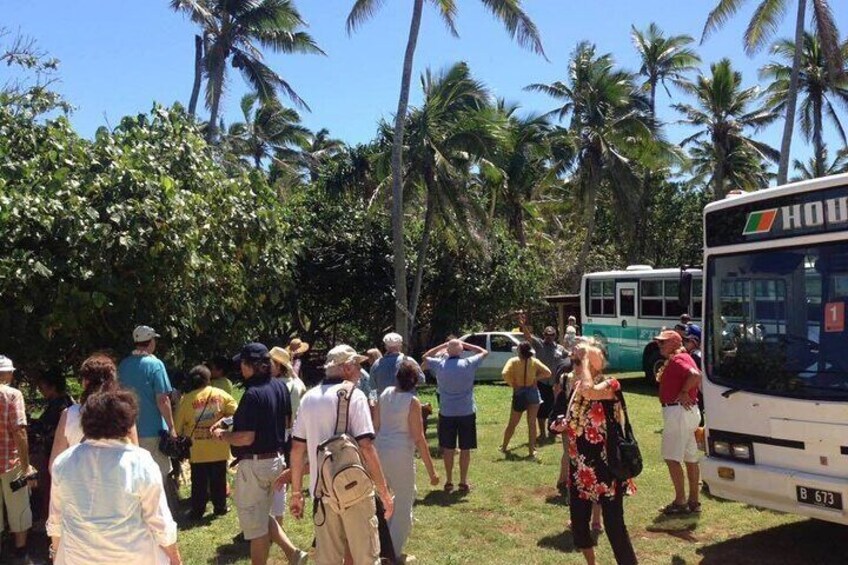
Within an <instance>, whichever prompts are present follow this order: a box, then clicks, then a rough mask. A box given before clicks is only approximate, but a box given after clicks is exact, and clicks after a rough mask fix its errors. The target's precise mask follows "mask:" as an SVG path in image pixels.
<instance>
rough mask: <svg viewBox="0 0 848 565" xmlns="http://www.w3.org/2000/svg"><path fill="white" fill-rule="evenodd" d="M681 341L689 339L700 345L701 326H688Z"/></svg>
mask: <svg viewBox="0 0 848 565" xmlns="http://www.w3.org/2000/svg"><path fill="white" fill-rule="evenodd" d="M683 339H691V340H694V341H697V342H698V343H701V326H699V325H698V324H689V325H688V326H686V333H685V334H684V336H683Z"/></svg>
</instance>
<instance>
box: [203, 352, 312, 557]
mask: <svg viewBox="0 0 848 565" xmlns="http://www.w3.org/2000/svg"><path fill="white" fill-rule="evenodd" d="M233 362H234V363H236V364H238V365H240V366H241V374H242V376H243V377H244V381H245V387H246V389H247V390H245V392H244V396H242V398H241V401H240V402H239V406H238V409H237V410H236V413H235V414H234V415H233V429H232V431H227V430H224V429H223V428H222V427H221V425H220V422H219V423H218V424H216V425H215V426H214V428H213V430H212V434H213V435H214V436H215V437H216V438H218V439H220V440H223V441H225V442H227V443H229V444H230V445H231V446H232V452H233V456H234V457H236V458H237V459H238V461H239V463H238V472H237V474H236V481H235V493H234V496H233V500H234V501H235V505H236V511H237V512H238V518H239V525H240V526H241V530H242V532H243V533H244V539H246V540H250V561H251V563H252V564H253V565H264V564H265V563H267V562H268V553H269V552H270V549H271V542H272V541H273V542H274V543H276V544H277V545H279V546H280V548H282V550H283V552H284V553H285V554H286V558H287V559H288V561H289V563H291V564H292V565H297V564H301V563H305V562H306V559H307V554H306V552H304V551H301V550H299V549H298V548H296V547H295V546H294V544H292V542H291V540H289V538H288V537H287V536H286V534H285V532H283V530H282V528H280V526H279V524H278V523H277V521H276V520H274V518H273V517H272V516H271V505H272V502H273V499H274V492H273V486H274V481H275V480H276V479H277V477H279V476H280V474H281V473H282V472H283V471H284V470H285V468H286V457H287V456H288V451H289V447H290V446H289V443H288V438H287V437H286V429H287V428H289V427H290V426H291V419H292V410H291V398H290V396H289V389H288V387H286V384H285V383H284V382H283V380H282V379H273V378H271V355H270V353H269V352H268V348H267V347H265V346H264V345H263V344H261V343H248V344H247V345H245V346H244V347H242V350H241V353H240V354H239V355H236V356H235V358H234V359H233Z"/></svg>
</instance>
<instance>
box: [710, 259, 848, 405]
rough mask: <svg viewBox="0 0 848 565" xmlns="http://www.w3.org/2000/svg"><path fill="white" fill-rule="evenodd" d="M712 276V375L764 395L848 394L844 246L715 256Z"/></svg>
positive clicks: (847, 262) (847, 282) (847, 270)
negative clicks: (826, 316)
mask: <svg viewBox="0 0 848 565" xmlns="http://www.w3.org/2000/svg"><path fill="white" fill-rule="evenodd" d="M709 277H710V281H711V284H710V285H709V287H710V289H711V291H710V295H709V296H708V297H707V300H708V304H707V311H708V312H709V313H710V316H709V321H708V326H709V327H708V335H709V336H711V342H710V347H709V348H708V351H707V355H708V356H709V361H710V363H709V365H708V366H711V367H712V369H711V371H709V372H708V376H709V378H710V379H711V380H713V381H716V382H718V383H720V384H724V385H727V386H733V387H739V388H744V389H746V390H752V391H754V392H760V393H764V394H778V395H782V396H791V397H796V398H825V399H836V398H843V399H844V398H848V348H846V347H845V343H846V337H848V334H846V328H845V321H844V311H845V308H846V306H845V304H846V303H847V302H848V253H846V251H845V248H844V245H843V246H840V245H822V246H819V247H812V248H807V249H804V248H801V249H796V250H791V251H790V250H761V251H756V252H753V253H750V254H738V255H733V256H727V257H717V258H713V259H711V260H710V265H709ZM826 314H827V315H828V318H827V319H826V318H825V315H826Z"/></svg>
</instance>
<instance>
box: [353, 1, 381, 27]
mask: <svg viewBox="0 0 848 565" xmlns="http://www.w3.org/2000/svg"><path fill="white" fill-rule="evenodd" d="M384 1H385V0H356V2H355V3H354V5H353V8H351V9H350V14H348V16H347V21H346V23H345V28H346V29H347V32H348V33H349V34H350V33H353V32H355V31H356V30H357V28H359V27H360V26H361V25H362V24H363V23H365V22H366V21H367V20H369V19H371V17H373V16H374V14H376V13H377V11H378V10H379V9H380V7H381V6H382V5H383V3H384Z"/></svg>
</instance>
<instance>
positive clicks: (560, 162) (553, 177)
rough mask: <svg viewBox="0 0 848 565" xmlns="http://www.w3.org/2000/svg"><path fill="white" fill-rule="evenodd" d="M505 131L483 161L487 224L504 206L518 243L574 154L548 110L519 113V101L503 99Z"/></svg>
mask: <svg viewBox="0 0 848 565" xmlns="http://www.w3.org/2000/svg"><path fill="white" fill-rule="evenodd" d="M498 110H499V111H500V113H501V114H502V115H503V118H502V119H503V121H504V122H505V125H504V135H503V140H502V142H501V143H500V144H499V145H498V146H496V147H495V148H494V154H493V155H492V157H491V158H490V159H488V160H483V161H482V162H481V163H480V165H479V171H478V174H477V182H478V183H479V184H480V185H482V187H483V189H484V190H485V191H486V193H488V194H489V195H490V197H489V213H488V217H487V222H486V223H487V225H491V223H492V222H493V220H494V217H495V213H496V211H501V213H502V214H503V216H504V217H505V218H506V222H507V226H508V227H509V230H510V231H511V232H512V234H513V236H514V237H515V238H516V239H517V240H518V243H519V245H521V246H522V247H525V246H526V245H527V232H526V229H525V216H526V214H527V212H528V210H530V211H531V212H532V211H533V205H534V201H536V200H537V199H538V198H541V197H543V196H544V195H545V194H546V192H547V191H548V190H549V189H551V188H553V187H554V186H555V185H557V184H561V183H560V182H559V179H558V173H560V172H561V171H562V170H563V169H564V168H565V167H566V166H567V165H568V164H570V162H571V159H572V158H573V143H572V141H573V140H572V139H571V137H570V136H569V135H568V132H567V131H565V130H564V129H563V128H559V127H556V126H554V125H553V124H552V123H551V120H550V118H549V117H548V116H537V115H533V114H531V115H527V116H519V115H518V107H517V106H515V105H507V104H505V103H504V102H503V101H502V100H500V101H498Z"/></svg>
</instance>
